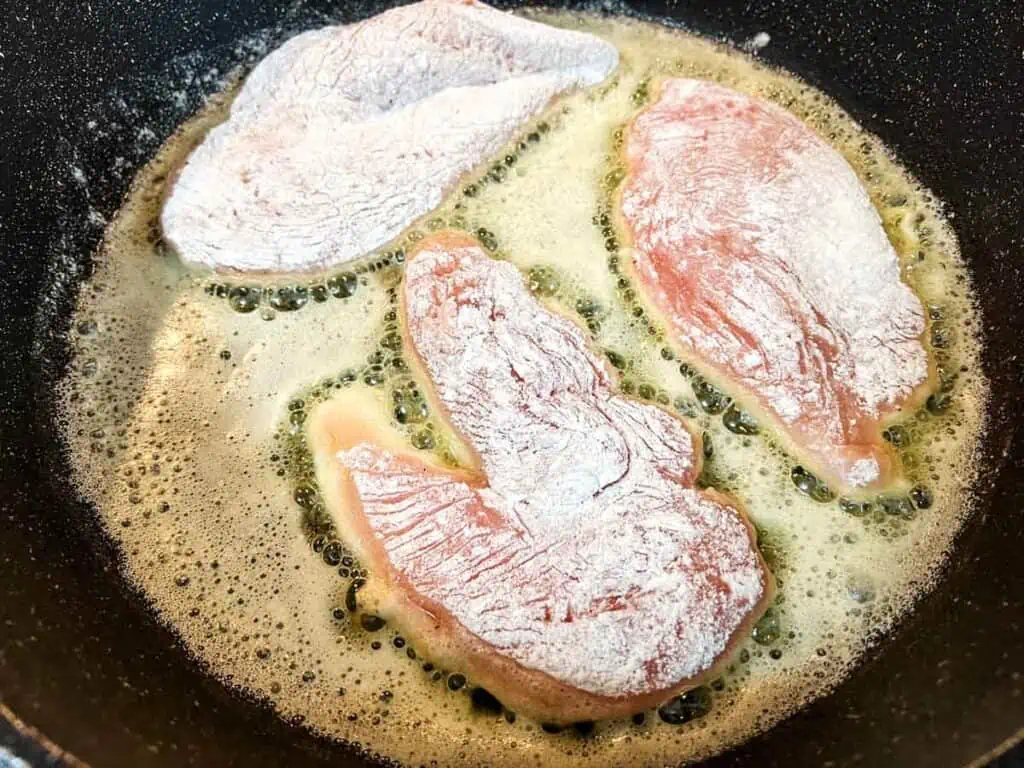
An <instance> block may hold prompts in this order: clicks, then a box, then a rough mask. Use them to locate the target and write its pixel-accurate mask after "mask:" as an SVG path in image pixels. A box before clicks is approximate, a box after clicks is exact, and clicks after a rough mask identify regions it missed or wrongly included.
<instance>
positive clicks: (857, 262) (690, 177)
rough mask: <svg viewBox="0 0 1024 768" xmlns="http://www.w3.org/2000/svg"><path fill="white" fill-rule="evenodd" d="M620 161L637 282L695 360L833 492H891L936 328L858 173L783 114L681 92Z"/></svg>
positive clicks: (742, 98) (715, 94)
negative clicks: (929, 325)
mask: <svg viewBox="0 0 1024 768" xmlns="http://www.w3.org/2000/svg"><path fill="white" fill-rule="evenodd" d="M623 151H624V154H625V158H624V159H625V163H626V166H627V176H626V178H625V180H624V182H623V184H622V186H621V190H620V193H619V195H620V197H619V205H618V207H619V212H620V214H621V219H622V225H623V228H624V229H625V231H626V234H627V238H626V239H627V241H629V244H630V245H631V246H632V250H631V253H632V270H633V272H634V276H635V278H636V280H637V281H638V283H639V286H640V288H641V290H642V291H643V292H644V293H645V294H646V296H647V298H648V300H649V301H650V303H651V304H653V305H654V307H655V308H656V310H657V311H658V312H660V314H661V315H662V317H663V319H664V321H665V323H666V326H667V327H668V328H669V330H670V335H671V336H672V337H673V338H674V340H675V342H676V344H677V345H678V347H679V350H680V352H681V353H682V355H683V356H684V358H689V359H691V360H692V361H695V362H696V363H697V364H698V367H702V368H704V369H705V370H707V371H708V372H709V373H710V374H711V378H712V379H713V380H714V381H715V383H716V384H718V385H720V386H721V387H723V388H724V389H726V390H727V391H729V392H730V393H732V394H733V395H735V396H736V397H737V398H738V399H739V400H740V402H741V403H742V404H743V405H744V406H745V407H747V408H749V409H751V410H753V411H754V412H755V413H756V414H758V416H759V417H760V418H762V419H764V420H766V421H768V422H769V423H770V424H772V425H773V426H774V427H775V428H776V429H777V431H778V432H779V433H780V434H781V436H782V438H783V442H784V444H785V445H786V446H787V447H788V448H789V449H791V450H792V452H793V453H795V454H796V455H797V456H798V457H799V458H800V459H801V461H803V462H804V463H806V464H807V465H809V466H810V467H811V468H812V469H813V470H814V471H815V472H816V473H817V474H819V475H820V476H822V477H823V478H824V479H826V480H827V482H828V483H829V484H831V485H832V486H833V487H839V488H841V489H844V490H854V491H855V490H858V489H867V488H875V487H878V486H882V485H885V484H887V483H888V482H890V481H891V480H892V478H893V475H894V466H893V462H894V459H893V457H892V455H891V454H890V451H889V450H888V449H887V447H886V446H885V444H884V442H883V440H882V436H881V431H882V430H881V425H882V424H883V422H884V421H885V420H886V419H888V418H890V417H892V416H894V415H896V414H898V413H899V412H900V411H901V410H902V409H905V408H909V407H913V406H914V405H915V404H919V403H920V402H921V400H922V399H923V397H924V396H925V395H926V394H927V391H928V382H929V378H930V365H929V360H928V355H927V353H926V350H925V348H924V345H923V343H922V335H923V333H924V331H925V317H924V312H923V309H922V306H921V302H920V300H919V299H918V298H917V296H916V295H915V294H914V293H913V291H911V289H910V288H909V287H908V286H907V285H906V284H904V283H903V282H902V281H901V279H900V266H899V262H898V260H897V255H896V252H895V251H894V249H893V247H892V245H891V244H890V243H889V240H888V238H887V237H886V234H885V231H884V229H883V228H882V224H881V220H880V218H879V216H878V213H877V212H876V210H875V208H874V207H873V205H872V203H871V200H870V199H869V198H868V196H867V194H866V192H865V191H864V189H863V187H862V186H861V184H860V181H859V180H858V178H857V175H856V174H855V173H854V171H853V169H852V168H850V166H849V164H848V163H847V162H846V161H845V160H844V159H843V158H842V156H841V155H839V153H837V152H836V151H835V150H833V149H832V148H831V147H829V146H828V145H827V144H826V143H825V142H824V141H823V140H822V139H820V138H819V137H818V136H817V135H816V134H815V133H814V132H813V131H812V130H811V129H810V128H808V127H807V126H806V125H804V124H803V123H802V122H801V121H800V120H798V119H797V118H796V117H794V116H792V115H790V114H789V113H788V112H786V111H785V110H783V109H781V108H780V107H777V106H774V105H772V104H769V103H766V102H763V101H760V100H758V99H755V98H751V97H749V96H746V95H744V94H741V93H738V92H736V91H732V90H730V89H728V88H724V87H722V86H719V85H715V84H712V83H708V82H702V81H697V80H685V79H673V80H668V81H665V82H664V83H663V84H662V85H661V87H660V90H659V91H658V93H657V94H656V98H655V99H654V101H653V103H652V104H651V105H650V106H648V107H647V108H645V109H644V110H643V111H641V112H640V113H639V114H638V115H637V116H636V117H635V119H633V121H632V122H631V123H630V124H629V126H628V128H627V130H626V131H625V143H624V150H623Z"/></svg>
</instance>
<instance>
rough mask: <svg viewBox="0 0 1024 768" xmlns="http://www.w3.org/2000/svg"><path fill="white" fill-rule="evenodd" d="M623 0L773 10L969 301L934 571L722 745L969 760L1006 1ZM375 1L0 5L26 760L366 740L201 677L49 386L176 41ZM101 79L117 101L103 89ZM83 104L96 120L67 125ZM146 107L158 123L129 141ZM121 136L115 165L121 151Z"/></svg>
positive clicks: (294, 755)
mask: <svg viewBox="0 0 1024 768" xmlns="http://www.w3.org/2000/svg"><path fill="white" fill-rule="evenodd" d="M636 8H637V10H640V11H644V12H647V13H651V14H654V15H665V16H668V17H672V18H674V19H677V20H678V21H681V22H684V23H686V24H688V25H689V26H691V27H692V28H694V29H696V30H698V31H702V32H706V33H709V34H712V35H724V36H727V37H729V38H731V39H734V40H743V39H746V38H748V37H750V36H751V35H753V34H755V33H757V32H761V31H767V32H768V33H769V34H770V35H771V43H770V45H768V47H767V48H765V49H764V51H763V53H762V56H763V58H765V59H767V60H768V61H771V62H775V63H779V64H781V65H784V66H786V67H788V68H790V69H791V70H793V71H795V72H797V73H799V74H801V75H803V76H804V77H806V78H807V79H808V80H810V81H811V82H812V83H814V84H815V85H817V86H819V87H820V88H822V89H823V90H825V91H826V92H829V93H831V94H832V95H834V96H835V97H837V98H838V99H839V101H840V102H841V103H842V104H843V105H844V106H846V107H847V108H848V109H849V110H850V111H851V112H852V113H853V114H854V116H855V117H857V118H858V119H859V120H860V121H861V122H862V123H863V124H864V125H865V126H866V127H867V128H869V129H870V130H872V131H874V132H876V133H878V134H879V135H880V136H881V137H882V138H883V139H884V140H885V141H886V142H887V143H888V145H889V146H890V147H892V148H893V149H894V150H895V151H896V152H897V153H898V155H899V157H900V158H901V159H902V160H903V161H904V162H905V163H906V164H907V165H908V166H909V167H910V168H911V170H912V171H913V172H914V173H915V174H916V175H917V176H918V177H919V178H921V179H922V180H923V181H924V182H925V184H926V185H927V186H929V187H930V188H932V189H933V190H935V191H936V192H937V193H938V194H939V195H940V197H941V198H942V199H943V200H944V201H946V203H947V204H948V210H949V212H950V214H951V215H952V216H953V225H954V227H955V228H956V230H957V233H958V234H959V237H960V240H961V243H962V246H963V251H964V254H965V256H966V258H967V260H968V261H969V263H970V264H971V266H972V267H973V271H974V275H975V279H976V289H977V293H978V295H979V297H980V298H981V300H982V302H983V317H984V323H985V334H986V337H987V341H988V346H987V351H986V355H985V363H986V373H987V375H988V376H989V378H990V379H991V381H992V384H993V401H992V407H991V412H990V423H989V427H988V430H987V434H986V437H985V452H984V455H985V459H984V461H985V464H984V467H983V471H982V480H981V483H980V484H979V486H978V487H977V488H976V489H975V492H976V493H977V494H978V496H979V497H980V502H979V505H978V509H979V512H978V514H977V516H976V517H975V519H974V520H973V521H972V522H971V524H969V525H968V527H967V529H966V530H965V532H964V534H963V536H962V538H961V540H960V543H959V547H958V550H957V552H956V553H955V555H954V557H953V560H952V562H951V565H950V568H949V572H948V574H947V576H946V578H945V580H944V581H943V582H942V584H941V586H940V588H939V589H938V590H937V591H936V592H935V593H934V594H933V595H931V596H930V597H929V598H928V599H926V600H925V601H924V603H923V604H922V605H921V606H920V608H919V610H918V611H917V612H916V613H915V614H914V615H913V616H912V617H911V618H910V619H909V620H908V621H907V622H905V624H904V625H903V626H902V628H901V629H900V631H899V632H898V633H897V634H896V636H895V637H894V638H891V639H889V640H887V641H886V642H884V643H882V644H881V645H880V646H879V648H878V650H877V652H876V653H874V654H873V658H871V659H869V660H868V662H867V663H866V664H865V665H864V666H862V667H861V668H860V669H859V670H858V671H857V673H856V674H855V675H854V676H853V678H852V679H850V680H849V681H847V682H846V683H845V684H844V685H842V686H841V687H840V689H839V690H838V691H837V692H836V693H835V694H834V695H832V696H831V697H829V698H827V699H825V700H822V701H820V702H818V703H816V704H814V705H813V706H811V707H810V708H809V709H807V710H806V711H804V712H803V713H802V714H800V715H798V716H796V717H794V718H792V719H791V720H789V721H788V722H786V723H784V724H782V725H781V726H779V727H777V728H776V729H774V730H773V731H771V732H769V733H768V734H766V735H765V736H763V737H761V738H758V739H755V740H754V741H752V742H750V743H749V744H747V745H746V746H744V747H742V748H740V749H739V750H737V751H736V752H734V753H731V754H729V755H726V756H724V757H722V758H720V759H718V760H716V761H715V764H718V765H732V764H736V763H743V764H750V765H759V766H775V765H779V766H783V765H785V766H793V765H814V766H818V765H833V766H845V765H886V764H890V765H899V766H912V765H927V766H942V765H959V764H964V763H966V762H968V761H970V760H972V759H975V758H977V757H979V756H981V755H982V754H984V753H986V752H988V751H989V750H991V749H993V748H995V747H997V745H999V744H1000V743H1002V742H1004V741H1005V740H1007V739H1008V738H1010V737H1012V736H1013V734H1014V733H1015V732H1016V731H1017V730H1018V729H1019V728H1021V726H1024V566H1022V560H1024V524H1022V523H1024V521H1022V517H1021V510H1022V509H1024V472H1022V471H1021V467H1022V466H1024V435H1022V433H1021V431H1020V429H1019V427H1018V424H1019V422H1020V420H1021V419H1022V418H1024V406H1022V405H1021V404H1020V402H1021V400H1022V395H1024V376H1022V366H1021V362H1020V360H1019V359H1018V350H1019V349H1020V347H1021V342H1020V339H1021V338H1022V337H1024V309H1022V305H1024V300H1022V296H1024V276H1022V273H1021V268H1020V265H1021V259H1022V245H1024V243H1022V238H1024V225H1022V223H1021V222H1022V221H1024V216H1022V215H1021V210H1022V202H1024V199H1022V193H1021V187H1022V181H1024V178H1022V177H1024V174H1022V171H1024V162H1022V159H1024V129H1022V125H1024V114H1022V111H1024V96H1022V93H1024V56H1022V43H1021V38H1020V30H1021V29H1024V6H1021V5H1020V4H1019V3H1017V2H1015V0H1006V1H1005V2H999V3H995V2H994V3H977V4H973V5H968V4H966V3H949V4H947V3H934V2H929V1H928V0H915V1H908V2H901V3H889V2H881V1H879V2H858V1H857V0H850V1H849V2H835V1H833V2H822V3H815V2H813V1H812V0H796V2H788V3H781V2H780V3H777V4H776V3H771V2H765V3H751V2H747V0H714V2H712V0H703V2H702V1H701V0H698V1H697V2H693V3H689V2H687V3H678V4H668V5H665V4H662V3H660V2H652V3H646V4H643V3H641V4H639V5H638V6H636ZM379 10H381V7H377V6H374V5H373V4H372V3H371V4H367V3H359V4H348V5H346V4H343V3H335V4H330V3H324V4H320V3H307V4H304V5H301V6H292V5H288V4H284V3H280V4H275V3H267V2H257V1H256V0H222V1H221V2H206V3H204V2H201V1H200V0H187V1H186V2H182V0H137V1H136V0H123V1H121V0H90V2H84V1H82V0H9V2H8V3H7V4H6V5H5V6H4V9H3V13H2V18H3V22H2V23H0V217H2V218H0V255H2V261H0V365H2V367H3V370H2V374H0V429H2V432H0V451H2V456H3V458H2V461H0V531H2V533H0V563H2V566H0V568H2V570H0V702H2V704H3V707H4V709H3V710H2V711H0V712H2V714H3V715H4V716H5V717H7V718H8V719H10V718H12V717H14V713H16V717H17V718H20V721H21V722H22V723H24V724H29V725H31V726H34V727H36V728H38V729H39V731H40V732H41V734H45V736H46V737H48V738H49V739H50V740H52V742H53V743H52V744H50V745H49V746H47V745H46V743H43V744H42V745H41V744H40V740H39V734H36V735H35V736H33V735H32V734H31V733H27V732H26V731H25V730H23V726H22V725H15V724H5V723H4V721H3V718H0V744H5V743H6V744H8V745H13V746H14V748H15V751H20V752H22V753H23V754H26V755H32V756H34V757H35V758H36V759H37V760H39V761H40V762H42V761H43V760H44V759H46V756H47V755H50V754H52V750H53V749H58V748H57V747H56V746H55V745H59V746H60V747H62V748H65V749H67V750H69V751H70V752H72V753H74V754H76V755H78V756H79V757H81V758H82V759H85V760H87V761H89V762H91V763H94V764H96V765H105V766H106V765H111V766H118V765H124V766H139V765H156V766H162V765H167V766H180V765H190V764H195V765H229V764H239V765H242V764H253V765H261V766H268V765H291V766H295V765H300V764H309V765H317V764H325V765H326V764H328V763H330V764H331V765H334V766H337V765H345V764H350V763H351V764H359V763H361V762H362V761H363V760H365V759H367V758H366V757H365V756H364V757H361V758H357V757H356V756H355V755H353V754H352V753H351V752H346V751H345V750H343V749H341V748H339V747H337V746H336V745H332V744H328V743H326V742H323V741H318V740H317V739H315V738H313V737H312V736H310V735H308V734H307V733H305V732H304V731H302V730H301V729H298V728H294V727H290V726H287V725H285V724H284V723H282V722H280V721H279V720H278V719H277V718H276V717H275V716H274V715H273V714H272V713H270V712H268V711H266V710H265V709H263V708H261V706H260V705H258V704H256V703H254V702H249V701H245V700H243V699H241V698H240V697H239V696H237V695H236V694H232V693H229V692H228V691H227V690H226V689H225V688H223V687H222V686H221V685H219V684H218V683H216V682H214V681H212V680H211V679H210V678H208V677H206V676H204V674H203V672H202V670H201V669H199V668H197V666H196V665H195V664H194V663H193V662H192V661H190V660H189V659H188V657H187V656H186V654H185V653H184V651H183V650H182V649H181V648H180V647H179V646H178V645H177V644H176V642H175V639H174V637H173V635H172V634H171V633H170V632H169V631H168V630H166V629H165V628H163V627H162V626H160V625H159V624H158V623H157V622H156V621H155V620H154V619H153V618H151V617H150V616H149V615H148V614H147V613H146V612H145V610H144V608H143V603H142V601H141V599H140V598H139V597H138V596H137V595H133V594H131V593H129V592H127V591H126V589H125V587H124V586H123V585H122V584H121V582H120V581H119V578H118V575H117V566H116V560H115V553H114V552H113V551H112V550H111V548H110V547H109V546H108V544H107V543H106V542H105V540H104V539H103V538H102V536H101V534H100V532H99V531H98V529H97V524H96V523H95V521H94V519H93V517H92V515H91V513H90V511H89V509H88V508H87V507H86V506H85V505H83V504H82V503H81V502H79V501H78V500H76V498H75V496H74V494H73V493H72V490H71V488H70V486H69V484H68V468H67V463H66V461H65V460H64V458H63V457H62V455H61V452H60V449H59V445H58V442H57V436H56V432H55V430H54V428H53V425H52V421H51V419H52V416H53V401H52V396H51V389H52V382H53V381H54V380H55V379H56V378H58V377H59V376H60V375H61V371H62V370H63V367H64V366H65V364H66V363H67V356H66V352H65V344H64V341H63V336H64V333H65V332H66V330H67V323H68V317H69V310H70V306H71V300H72V299H73V297H74V295H75V290H76V286H77V285H78V284H79V283H80V282H81V280H82V279H83V278H84V277H85V276H86V275H87V274H88V271H89V254H90V253H91V252H92V250H93V249H94V247H95V245H96V243H97V241H98V238H99V236H100V234H101V232H102V227H101V226H100V225H99V224H98V223H96V222H97V221H98V219H97V218H96V215H95V214H96V213H98V214H100V215H101V216H104V217H109V216H110V215H111V214H112V213H113V212H114V211H115V210H116V209H117V207H118V204H119V201H120V200H121V199H122V196H123V195H124V193H125V191H126V189H127V185H128V183H129V182H130V180H131V176H132V173H133V172H134V170H135V169H136V168H138V167H139V166H140V165H141V164H142V163H144V162H145V160H146V159H147V156H148V153H150V152H152V151H153V150H155V149H156V147H157V146H158V145H159V143H160V142H161V141H162V140H163V139H164V138H165V137H166V136H167V135H168V133H169V132H170V131H171V130H173V128H174V127H175V125H176V124H177V123H179V122H180V121H181V119H182V118H183V117H184V116H185V114H186V112H187V110H189V109H193V108H194V107H195V106H196V105H197V104H198V103H199V98H200V97H201V95H202V93H203V92H204V91H207V90H209V89H210V88H211V87H212V85H211V84H209V83H202V82H193V83H191V84H190V85H188V87H187V89H186V92H187V97H188V98H187V99H186V102H187V103H186V104H185V105H184V106H183V107H177V106H174V105H171V104H170V103H169V102H168V101H167V99H166V98H165V97H164V96H162V95H161V94H160V93H159V92H158V89H155V88H154V85H153V84H154V83H156V82H159V81H160V78H161V77H162V78H163V80H164V81H166V79H167V78H174V77H177V78H179V81H180V82H183V81H184V69H182V67H184V66H185V65H186V64H187V63H188V62H193V63H199V64H201V65H202V66H201V67H198V69H199V70H203V69H204V68H207V69H208V68H209V66H210V65H212V64H213V63H215V62H219V63H220V64H221V65H222V66H223V67H229V66H231V65H233V64H234V63H236V62H237V61H239V60H240V59H241V58H245V56H246V51H245V50H242V49H238V48H237V47H236V46H235V45H234V43H235V42H236V41H238V40H241V39H244V38H245V37H246V36H247V35H249V34H251V33H254V32H256V31H258V30H260V29H264V28H268V27H273V26H275V25H277V26H279V28H280V31H279V33H278V34H281V35H283V34H286V33H287V31H288V30H290V29H295V28H299V27H302V26H303V25H306V26H308V25H312V24H314V23H322V22H323V21H325V20H326V19H327V18H330V19H341V20H351V19H354V18H356V17H361V16H365V15H369V14H370V13H372V12H376V11H379ZM321 14H323V15H321ZM195 51H199V52H200V53H199V54H198V55H195V56H192V57H191V58H187V59H181V58H180V57H182V56H184V55H186V54H190V53H192V52H195ZM183 62H184V63H183ZM157 73H163V74H162V75H160V77H157V76H156V75H157ZM115 86H116V87H117V89H118V92H119V94H120V98H122V99H123V103H117V101H116V99H115V98H114V97H112V96H111V89H112V88H115ZM90 118H95V119H97V120H99V121H101V123H100V124H101V127H102V128H103V131H102V133H103V134H104V135H101V132H98V131H95V130H92V131H90V130H88V129H86V128H85V126H84V124H85V122H86V121H87V120H88V119H90ZM112 123H117V124H116V125H113V124H112ZM142 127H148V128H149V129H151V130H152V131H153V132H154V134H153V136H152V137H151V138H149V139H148V141H147V140H145V138H144V140H143V141H142V142H141V144H140V141H139V135H138V131H139V129H140V128H142ZM140 148H141V149H140ZM137 149H139V150H140V151H136V150H137ZM118 157H121V158H124V159H123V160H122V161H120V162H122V163H123V164H124V167H122V168H121V169H120V171H119V172H115V170H114V169H115V168H116V166H117V163H118V161H117V160H116V158H118ZM71 164H74V165H77V166H79V167H81V168H83V169H84V170H85V173H86V177H87V184H86V185H85V186H84V187H83V186H82V185H80V184H76V183H73V182H72V179H71V176H70V172H69V167H70V165H71ZM90 210H92V211H93V217H92V219H93V220H92V223H90ZM44 742H45V740H44Z"/></svg>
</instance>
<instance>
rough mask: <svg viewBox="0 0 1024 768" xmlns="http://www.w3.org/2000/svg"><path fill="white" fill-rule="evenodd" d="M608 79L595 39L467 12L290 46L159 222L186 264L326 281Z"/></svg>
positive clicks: (199, 158) (429, 10)
mask: <svg viewBox="0 0 1024 768" xmlns="http://www.w3.org/2000/svg"><path fill="white" fill-rule="evenodd" d="M617 63H618V53H617V51H616V49H615V48H614V46H612V45H609V44H608V43H605V42H603V41H601V40H599V39H598V38H596V37H593V36H591V35H585V34H582V33H577V32H572V31H567V30H561V29H555V28H553V27H549V26H547V25H544V24H539V23H535V22H531V21H527V20H525V19H521V18H517V17H515V16H511V15H508V14H505V13H502V12H499V11H496V10H494V9H493V8H490V7H489V6H487V5H484V4H482V3H478V2H475V1H474V0H425V2H419V3H414V4H412V5H407V6H404V7H400V8H395V9H393V10H389V11H386V12H384V13H382V14H380V15H378V16H375V17H373V18H371V19H368V20H366V21H363V22H360V23H358V24H351V25H348V26H334V27H326V28H324V29H319V30H314V31H311V32H306V33H304V34H301V35H298V36H297V37H294V38H292V39H291V40H289V41H288V42H286V43H285V44H284V45H282V46H281V47H280V48H278V49H277V50H276V51H274V52H273V53H271V54H270V55H269V56H267V57H266V58H265V59H264V60H263V61H261V62H260V63H259V65H258V66H257V67H256V68H255V69H254V70H253V71H252V73H251V74H250V75H249V77H248V78H247V79H246V81H245V84H244V85H243V87H242V88H241V90H240V92H239V93H238V96H237V98H236V99H235V101H234V103H233V104H232V105H231V114H230V117H229V119H228V120H227V121H226V122H225V123H222V124H221V125H218V126H217V127H215V128H214V129H213V130H211V131H210V132H209V134H208V135H207V136H206V138H205V139H204V140H203V142H202V143H201V144H200V145H199V146H198V147H197V148H196V149H195V151H194V152H193V153H192V154H191V155H190V156H189V158H188V160H187V161H186V163H185V165H184V167H183V168H182V169H181V170H180V173H179V174H178V176H177V179H176V181H175V183H174V184H173V186H172V187H171V192H170V194H169V196H168V198H167V200H166V203H165V205H164V209H163V213H162V217H161V222H162V225H163V230H164V234H165V237H166V239H167V241H168V242H169V243H170V244H171V245H172V246H173V247H174V249H175V250H176V251H177V252H178V254H179V255H180V256H181V258H182V259H184V260H185V261H186V262H189V263H192V264H197V265H202V266H207V267H213V268H215V269H219V270H228V271H250V270H255V271H294V270H312V269H318V268H323V267H330V266H334V265H338V264H342V263H344V262H347V261H350V260H351V259H354V258H357V257H359V256H363V255H365V254H367V253H368V252H370V251H372V250H373V249H375V248H378V247H379V246H382V245H384V244H386V243H388V242H389V241H390V240H392V239H393V238H395V237H396V236H398V235H399V234H400V233H401V232H402V230H404V229H405V228H406V227H408V226H409V225H410V224H411V223H412V222H414V221H415V220H416V219H417V218H419V217H421V216H423V215H424V214H426V213H428V212H429V211H431V210H432V209H433V208H435V207H436V206H437V205H438V204H439V203H440V202H441V200H442V198H443V196H444V195H445V193H446V192H447V191H449V190H450V189H451V188H452V187H453V185H455V184H456V183H457V182H458V180H459V178H460V177H461V176H462V175H463V174H465V173H467V172H468V171H470V170H471V169H472V168H474V167H475V166H477V165H478V164H479V163H481V162H482V161H483V160H485V159H486V158H487V157H488V156H490V155H492V154H494V153H495V152H497V151H498V150H499V149H501V147H502V146H503V145H504V144H505V143H506V142H507V141H508V140H509V139H511V138H512V137H513V135H514V134H515V132H516V131H517V129H519V128H520V127H521V126H522V124H523V123H524V121H527V120H528V119H529V118H530V117H531V116H533V115H536V114H537V113H538V112H540V111H541V110H542V109H543V108H544V107H546V106H547V105H548V103H549V102H550V101H551V99H552V98H553V97H554V96H556V95H557V94H559V93H562V92H565V91H567V90H570V89H573V88H577V87H582V86H588V85H592V84H595V83H598V82H600V81H601V80H603V79H604V78H605V77H606V76H607V75H608V74H609V73H610V72H611V71H612V70H613V69H615V67H616V65H617Z"/></svg>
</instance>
